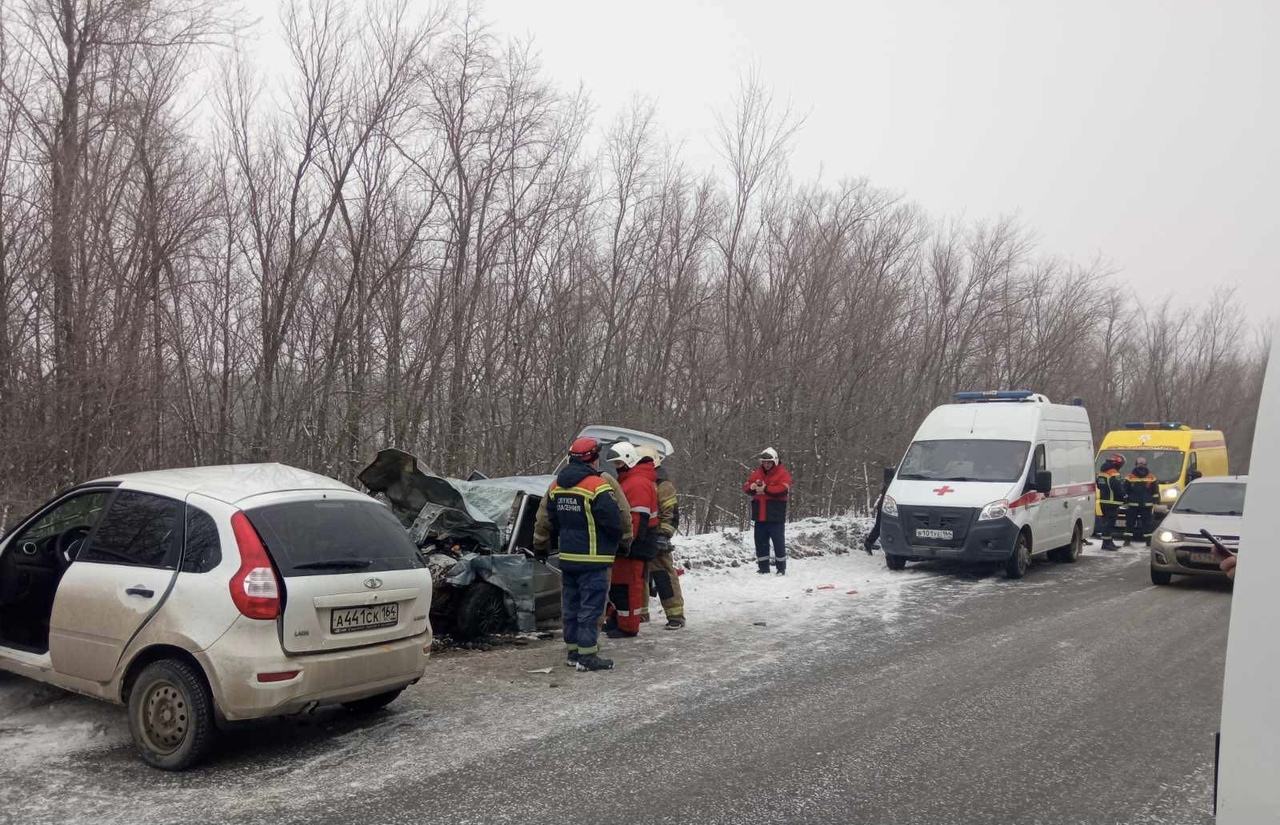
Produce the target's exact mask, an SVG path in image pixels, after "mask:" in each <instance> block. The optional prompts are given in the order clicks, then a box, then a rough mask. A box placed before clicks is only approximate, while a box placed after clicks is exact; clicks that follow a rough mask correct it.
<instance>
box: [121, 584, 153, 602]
mask: <svg viewBox="0 0 1280 825" xmlns="http://www.w3.org/2000/svg"><path fill="white" fill-rule="evenodd" d="M124 592H125V593H126V594H128V595H130V596H141V597H142V598H144V599H150V598H151V597H152V596H154V595H155V594H156V591H154V590H152V589H151V588H150V587H143V586H142V585H138V586H136V587H128V588H125V591H124Z"/></svg>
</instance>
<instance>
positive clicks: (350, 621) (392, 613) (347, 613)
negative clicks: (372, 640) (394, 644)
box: [329, 602, 400, 634]
mask: <svg viewBox="0 0 1280 825" xmlns="http://www.w3.org/2000/svg"><path fill="white" fill-rule="evenodd" d="M399 621H400V605H398V604H396V603H395V602H391V603H390V604H371V605H368V606H366V607H335V608H334V609H333V613H332V614H330V616H329V630H330V631H331V632H332V633H334V634H338V633H355V632H357V631H360V630H376V629H377V628H379V627H392V626H394V625H395V624H396V623H397V622H399Z"/></svg>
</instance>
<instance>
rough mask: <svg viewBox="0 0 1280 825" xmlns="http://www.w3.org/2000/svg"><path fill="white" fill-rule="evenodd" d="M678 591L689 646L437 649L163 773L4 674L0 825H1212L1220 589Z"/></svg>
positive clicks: (836, 571) (947, 584) (1063, 572)
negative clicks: (595, 655) (379, 683)
mask: <svg viewBox="0 0 1280 825" xmlns="http://www.w3.org/2000/svg"><path fill="white" fill-rule="evenodd" d="M684 581H685V584H686V591H687V596H688V599H689V603H690V613H691V616H692V619H691V622H690V625H689V627H688V628H686V629H685V630H681V631H676V632H667V631H663V630H661V629H660V628H658V627H656V626H653V625H647V626H646V627H645V629H644V632H643V633H642V635H641V637H640V638H638V639H634V640H625V641H617V642H610V643H609V644H608V647H607V650H606V654H608V655H613V656H614V657H615V658H616V659H617V660H618V669H617V670H616V671H614V672H611V673H602V674H576V673H573V672H571V671H569V670H568V669H567V668H564V667H563V666H562V665H561V648H560V646H559V645H558V644H557V643H551V642H542V643H535V644H532V645H530V646H528V647H524V648H514V649H503V650H497V651H491V652H486V653H472V652H468V653H449V654H445V655H442V656H440V657H438V658H436V659H433V660H432V663H431V665H430V668H429V671H428V676H427V678H426V679H424V680H423V681H422V682H421V683H420V684H419V685H417V686H416V687H414V688H412V689H411V690H410V691H409V692H407V693H406V694H405V695H404V696H403V697H401V699H400V700H398V701H397V702H396V703H395V704H393V705H392V706H391V707H390V708H388V709H387V710H385V711H382V712H380V713H379V714H377V715H375V716H372V717H368V718H364V719H360V718H357V717H353V716H351V715H349V714H346V713H344V712H340V711H329V712H322V713H320V714H318V715H316V716H313V717H310V718H306V719H293V720H286V721H280V722H272V723H266V724H262V725H256V726H252V727H249V728H247V729H241V730H237V731H234V732H232V733H230V734H229V735H228V736H226V738H225V740H224V742H223V744H222V745H221V746H220V747H219V749H218V750H217V752H216V753H215V755H214V758H213V759H212V761H211V762H210V763H209V764H208V765H206V766H204V767H202V768H200V769H198V770H195V771H192V772H189V773H187V774H185V775H171V774H163V773H158V772H155V771H152V770H150V769H148V768H146V767H144V766H143V765H142V764H141V763H140V762H139V761H137V760H136V758H135V757H134V756H133V754H132V752H131V749H130V746H129V744H128V733H127V728H126V723H125V718H124V714H123V712H122V711H121V709H119V708H116V707H112V706H108V705H103V704H100V703H96V702H93V701H91V700H87V699H81V698H78V697H72V696H69V695H66V694H63V693H61V692H58V691H55V690H51V689H46V688H42V687H40V686H38V685H35V684H34V683H31V682H28V681H26V680H23V679H20V678H18V677H14V676H9V675H5V674H0V822H15V823H16V822H21V823H45V822H48V823H70V822H95V823H116V822H120V823H134V822H145V823H151V824H152V825H158V824H159V823H168V822H174V823H191V822H246V823H247V822H263V823H284V822H305V823H348V822H359V823H377V822H388V823H391V822H395V823H399V822H404V823H434V822H440V823H445V822H447V823H490V822H493V823H508V822H510V823H557V825H561V824H562V823H593V824H594V823H608V822H617V823H628V825H636V824H637V823H686V822H688V823H707V825H711V824H712V823H766V822H801V823H810V822H812V823H822V822H831V823H837V822H839V823H853V822H875V823H936V824H937V825H945V824H946V823H988V822H989V823H1013V822H1017V823H1120V822H1124V823H1179V824H1180V825H1181V824H1183V823H1186V824H1188V825H1189V824H1191V823H1206V824H1207V823H1210V822H1211V821H1212V817H1211V815H1210V813H1209V809H1210V804H1211V787H1212V780H1213V777H1212V765H1213V734H1214V731H1215V730H1216V729H1217V725H1218V713H1219V702H1220V691H1221V676H1222V666H1223V648H1224V645H1225V640H1226V632H1227V619H1228V613H1229V607H1230V591H1229V589H1227V588H1226V587H1225V586H1222V585H1220V584H1216V583H1199V582H1191V581H1181V580H1179V581H1175V584H1174V585H1173V586H1172V587H1165V588H1156V587H1153V586H1151V584H1150V582H1149V581H1148V578H1147V567H1146V563H1145V556H1143V555H1142V554H1140V553H1138V552H1137V551H1130V552H1127V553H1121V554H1106V555H1104V554H1101V553H1099V552H1097V551H1096V549H1095V550H1091V551H1090V552H1088V553H1086V555H1085V556H1084V557H1082V558H1081V560H1080V561H1079V563H1077V564H1075V565H1059V564H1052V563H1042V564H1038V565H1036V566H1034V567H1033V568H1032V569H1031V570H1030V571H1029V572H1028V574H1027V577H1026V579H1024V580H1022V581H1019V582H1010V581H1005V580H1003V579H1002V578H1000V577H999V576H998V575H996V576H977V575H973V574H969V573H965V572H963V571H954V570H949V569H947V568H944V567H940V566H934V565H918V566H917V565H912V566H911V567H909V568H908V570H907V571H905V572H904V573H900V574H891V573H889V572H888V571H886V570H884V568H883V560H882V558H881V557H880V556H879V555H878V554H877V555H876V556H875V557H874V558H869V557H867V556H865V555H863V554H861V553H854V554H851V555H841V556H834V557H825V558H814V559H801V560H796V561H794V562H793V563H792V571H791V575H789V576H787V577H786V578H785V579H777V578H775V577H773V576H769V577H763V576H757V575H756V574H755V573H754V572H752V570H751V569H750V568H746V567H743V568H737V569H733V570H729V571H711V572H699V573H696V574H693V575H689V576H686V577H685V578H684ZM850 591H856V592H850ZM659 615H660V614H659ZM759 622H763V623H764V625H763V626H760V625H758V624H757V623H759ZM548 667H549V668H551V673H549V674H545V673H536V672H530V671H537V670H540V669H544V668H548Z"/></svg>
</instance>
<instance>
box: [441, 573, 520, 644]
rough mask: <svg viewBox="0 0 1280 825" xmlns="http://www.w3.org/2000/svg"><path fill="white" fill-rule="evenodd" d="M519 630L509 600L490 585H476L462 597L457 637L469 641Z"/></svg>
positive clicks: (483, 583)
mask: <svg viewBox="0 0 1280 825" xmlns="http://www.w3.org/2000/svg"><path fill="white" fill-rule="evenodd" d="M512 630H515V625H514V623H513V622H512V621H511V615H510V614H509V613H507V597H506V594H504V593H503V592H502V591H501V590H500V589H499V588H497V587H496V586H494V585H492V584H489V583H488V582H476V583H474V584H472V585H471V586H470V587H468V588H467V591H466V592H465V593H463V594H462V600H461V601H460V602H459V603H458V619H457V622H456V631H455V634H454V635H456V636H457V637H458V638H459V639H461V640H463V641H467V640H470V639H479V638H482V637H484V636H493V635H496V634H499V633H507V632H510V631H512Z"/></svg>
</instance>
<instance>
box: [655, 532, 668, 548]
mask: <svg viewBox="0 0 1280 825" xmlns="http://www.w3.org/2000/svg"><path fill="white" fill-rule="evenodd" d="M653 547H654V549H655V550H657V551H658V552H659V553H670V552H671V537H670V536H668V535H667V534H666V533H659V534H658V537H657V538H655V539H654V540H653Z"/></svg>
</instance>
